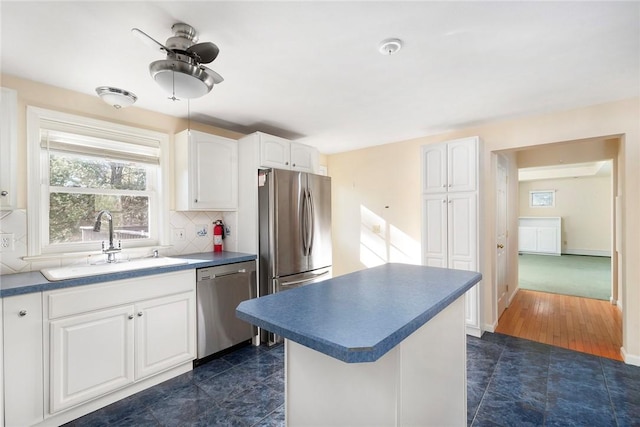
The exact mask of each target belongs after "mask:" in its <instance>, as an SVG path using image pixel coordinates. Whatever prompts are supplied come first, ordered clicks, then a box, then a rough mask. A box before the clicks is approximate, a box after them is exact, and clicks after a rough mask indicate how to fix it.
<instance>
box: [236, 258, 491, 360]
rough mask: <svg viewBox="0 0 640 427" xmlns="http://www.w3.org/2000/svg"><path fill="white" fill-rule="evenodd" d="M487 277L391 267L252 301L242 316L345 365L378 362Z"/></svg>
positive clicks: (241, 307) (239, 312)
mask: <svg viewBox="0 0 640 427" xmlns="http://www.w3.org/2000/svg"><path fill="white" fill-rule="evenodd" d="M481 278H482V275H481V274H480V273H476V272H473V271H462V270H451V269H444V268H435V267H425V266H419V265H409V264H384V265H381V266H378V267H374V268H369V269H366V270H362V271H357V272H355V273H351V274H346V275H344V276H339V277H335V278H333V279H328V280H325V281H323V282H319V283H315V284H311V285H307V286H302V287H300V288H295V289H291V290H287V291H284V292H279V293H276V294H273V295H268V296H265V297H261V298H257V299H252V300H248V301H244V302H242V303H241V304H240V305H239V306H238V309H237V310H236V314H237V316H238V317H239V318H240V319H243V320H246V321H247V322H249V323H252V324H254V325H256V326H259V327H262V328H264V329H266V330H268V331H271V332H274V333H276V334H278V335H280V336H282V337H284V338H287V339H290V340H292V341H295V342H297V343H299V344H302V345H304V346H307V347H309V348H312V349H314V350H317V351H319V352H321V353H324V354H326V355H329V356H332V357H334V358H336V359H339V360H342V361H344V362H347V363H360V362H373V361H375V360H377V359H379V358H380V357H382V355H384V354H385V353H386V352H388V351H389V350H391V349H392V348H394V347H395V346H396V345H398V344H399V343H400V342H401V341H402V340H404V339H405V338H406V337H408V336H409V335H410V334H411V333H413V332H414V331H416V330H417V329H418V328H420V327H421V326H422V325H424V324H425V323H427V322H428V321H429V320H430V319H431V318H433V317H434V316H435V315H436V314H438V313H439V312H440V311H442V310H443V309H444V308H446V307H447V306H448V305H449V304H451V303H452V302H453V301H455V300H456V299H457V298H459V297H460V296H462V295H463V294H464V293H465V292H466V291H467V290H469V289H470V288H471V287H473V286H474V285H475V284H476V283H478V282H479V281H480V279H481ZM460 321H461V322H462V321H463V319H460ZM434 345H438V344H437V343H434Z"/></svg>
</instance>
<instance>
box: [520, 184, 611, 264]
mask: <svg viewBox="0 0 640 427" xmlns="http://www.w3.org/2000/svg"><path fill="white" fill-rule="evenodd" d="M535 190H555V192H556V193H555V194H556V196H555V197H556V199H555V206H553V207H531V206H530V205H529V192H530V191H535ZM519 191H520V208H519V215H520V216H534V217H537V216H559V217H562V253H569V254H578V255H600V256H607V255H611V248H612V246H611V245H612V239H611V236H612V229H611V220H612V218H611V212H612V205H613V198H612V196H611V177H610V176H594V177H580V178H564V179H553V180H537V181H523V182H520V185H519Z"/></svg>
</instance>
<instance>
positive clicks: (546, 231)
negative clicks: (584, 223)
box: [537, 227, 560, 254]
mask: <svg viewBox="0 0 640 427" xmlns="http://www.w3.org/2000/svg"><path fill="white" fill-rule="evenodd" d="M537 230H538V231H537V238H538V240H537V241H538V247H537V252H542V253H546V254H556V253H557V254H559V253H560V248H559V247H558V229H557V228H556V227H538V228H537Z"/></svg>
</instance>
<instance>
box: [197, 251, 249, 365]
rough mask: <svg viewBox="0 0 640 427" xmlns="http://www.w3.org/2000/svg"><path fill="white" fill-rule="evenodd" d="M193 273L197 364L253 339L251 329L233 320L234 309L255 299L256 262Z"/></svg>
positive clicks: (238, 320)
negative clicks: (195, 305)
mask: <svg viewBox="0 0 640 427" xmlns="http://www.w3.org/2000/svg"><path fill="white" fill-rule="evenodd" d="M196 273H197V275H196V279H197V283H196V300H197V306H198V322H197V323H198V359H197V360H196V361H195V362H194V363H195V364H196V365H197V364H199V363H201V362H203V361H205V360H207V359H209V357H208V356H211V355H213V354H215V353H219V352H221V351H223V350H226V349H228V348H230V347H233V346H235V345H238V344H241V343H244V342H246V341H249V340H251V338H252V337H253V335H254V329H253V326H252V325H251V324H249V323H247V322H245V321H243V320H240V319H238V318H237V317H236V307H237V306H238V304H240V303H241V302H242V301H245V300H248V299H250V298H255V296H256V262H255V261H247V262H239V263H235V264H226V265H221V266H217V267H207V268H200V269H198V270H197V271H196Z"/></svg>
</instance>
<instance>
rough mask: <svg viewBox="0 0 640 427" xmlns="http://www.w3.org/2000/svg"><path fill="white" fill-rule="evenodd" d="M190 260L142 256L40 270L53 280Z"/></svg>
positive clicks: (184, 262) (177, 263)
mask: <svg viewBox="0 0 640 427" xmlns="http://www.w3.org/2000/svg"><path fill="white" fill-rule="evenodd" d="M187 262H188V261H187V260H184V259H178V258H163V257H159V258H140V259H132V260H130V261H118V262H113V263H104V264H83V265H70V266H67V267H56V268H45V269H43V270H40V272H41V273H42V274H43V275H44V277H46V278H47V279H49V280H51V281H54V282H55V281H57V280H66V279H75V278H78V277H87V276H99V275H101V274H109V273H118V272H121V271H129V270H141V269H144V268H155V267H167V266H170V265H181V264H186V263H187Z"/></svg>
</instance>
